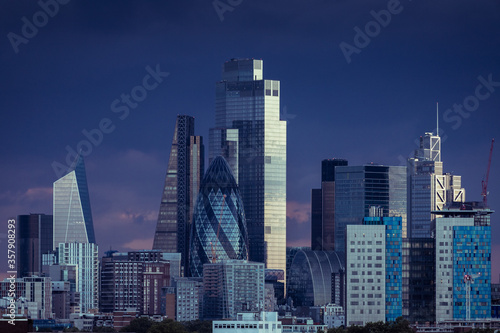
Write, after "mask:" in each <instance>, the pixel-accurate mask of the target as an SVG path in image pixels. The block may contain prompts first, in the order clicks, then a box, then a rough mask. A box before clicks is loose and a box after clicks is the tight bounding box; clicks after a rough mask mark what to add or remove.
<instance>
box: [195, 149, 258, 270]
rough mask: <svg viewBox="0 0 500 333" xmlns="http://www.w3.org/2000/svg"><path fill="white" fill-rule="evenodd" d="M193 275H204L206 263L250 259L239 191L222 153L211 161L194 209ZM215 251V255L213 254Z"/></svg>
mask: <svg viewBox="0 0 500 333" xmlns="http://www.w3.org/2000/svg"><path fill="white" fill-rule="evenodd" d="M189 255H190V258H189V263H190V275H191V276H193V277H201V276H202V275H203V264H206V263H209V262H212V261H214V260H215V261H217V262H219V261H222V260H227V259H239V260H247V259H248V232H247V224H246V220H245V213H244V209H243V202H242V200H241V196H240V191H239V189H238V185H236V181H235V179H234V177H233V175H232V172H231V169H230V168H229V165H228V164H227V163H226V161H225V160H224V158H223V157H221V156H218V157H216V158H215V159H214V160H213V161H212V163H210V166H209V168H208V169H207V172H206V173H205V177H203V181H202V183H201V187H200V193H199V194H198V198H197V200H196V204H195V206H194V213H193V224H192V228H191V244H190V252H189ZM214 255H215V258H214Z"/></svg>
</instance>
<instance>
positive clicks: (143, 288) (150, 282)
mask: <svg viewBox="0 0 500 333" xmlns="http://www.w3.org/2000/svg"><path fill="white" fill-rule="evenodd" d="M163 254H164V253H162V252H161V251H158V250H149V251H132V252H127V253H112V252H109V253H107V255H106V256H105V257H103V258H102V264H101V279H100V281H101V287H100V293H101V294H100V300H99V302H100V303H99V308H100V311H101V312H106V313H109V312H116V311H130V310H131V309H134V310H135V311H136V313H137V314H139V315H161V314H163V312H162V309H161V307H162V302H161V296H162V288H163V287H169V286H170V284H171V276H170V262H169V261H167V260H164V256H163ZM173 265H174V267H175V266H177V267H178V265H179V261H178V260H176V261H174V262H173Z"/></svg>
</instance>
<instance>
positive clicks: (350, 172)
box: [334, 165, 407, 252]
mask: <svg viewBox="0 0 500 333" xmlns="http://www.w3.org/2000/svg"><path fill="white" fill-rule="evenodd" d="M406 200H407V195H406V167H402V166H384V165H362V166H337V167H336V168H335V238H334V239H335V251H337V252H345V227H346V226H347V225H350V224H361V223H362V222H363V219H364V217H366V216H370V207H372V206H376V207H380V209H381V210H382V211H383V216H384V217H396V216H401V218H402V234H403V236H404V235H405V230H406Z"/></svg>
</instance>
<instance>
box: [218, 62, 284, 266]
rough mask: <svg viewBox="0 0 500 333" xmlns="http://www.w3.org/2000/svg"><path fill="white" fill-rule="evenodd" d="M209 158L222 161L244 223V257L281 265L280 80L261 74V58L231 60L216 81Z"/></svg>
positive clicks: (282, 217)
mask: <svg viewBox="0 0 500 333" xmlns="http://www.w3.org/2000/svg"><path fill="white" fill-rule="evenodd" d="M209 141H210V159H213V158H215V157H216V156H218V155H221V156H223V157H224V158H226V160H227V161H228V163H229V165H230V166H231V168H232V170H233V174H234V176H235V178H236V179H237V182H238V185H239V188H240V192H241V196H242V198H243V203H244V204H245V215H246V220H247V226H248V237H249V244H250V253H249V258H250V260H252V261H256V262H263V263H265V264H266V268H274V269H281V270H285V266H286V122H285V121H282V120H280V82H279V81H275V80H264V79H263V61H262V60H255V59H232V60H230V61H227V62H225V63H224V65H223V70H222V81H220V82H218V83H217V84H216V97H215V127H214V128H212V129H210V139H209Z"/></svg>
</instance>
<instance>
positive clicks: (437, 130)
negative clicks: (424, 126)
mask: <svg viewBox="0 0 500 333" xmlns="http://www.w3.org/2000/svg"><path fill="white" fill-rule="evenodd" d="M436 135H437V136H439V102H436Z"/></svg>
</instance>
